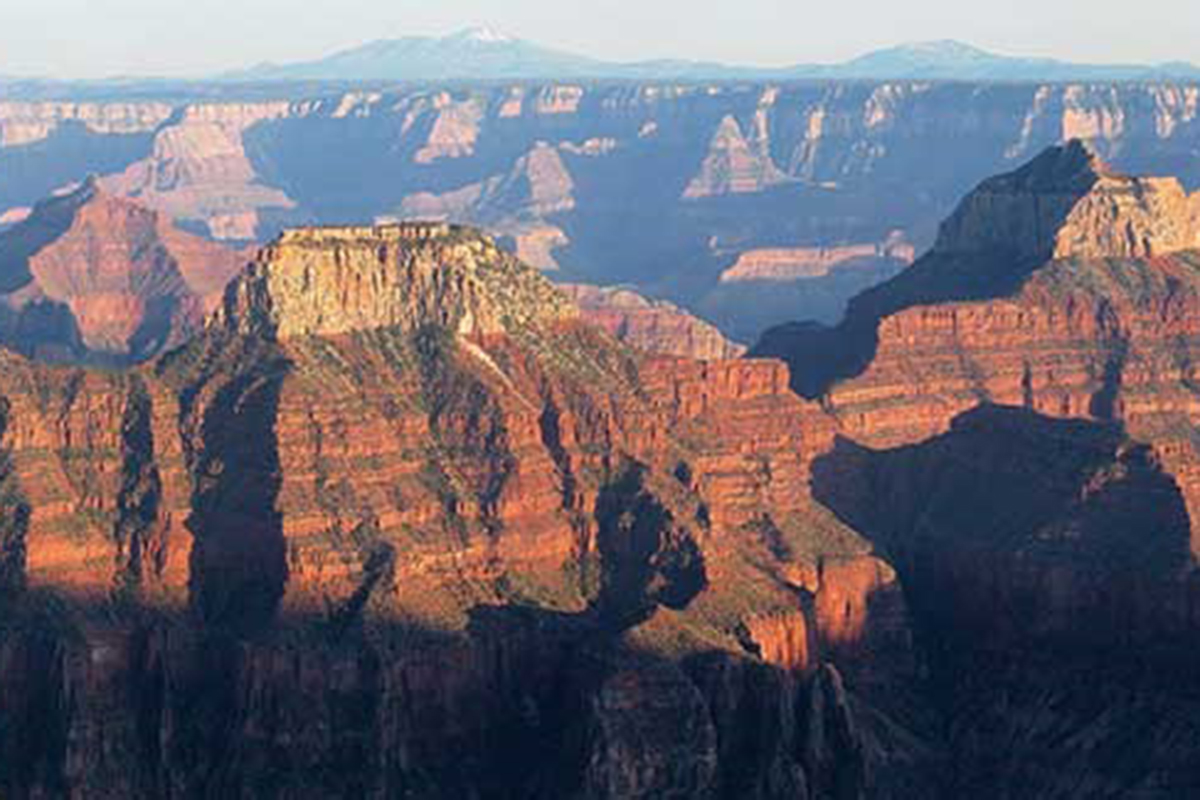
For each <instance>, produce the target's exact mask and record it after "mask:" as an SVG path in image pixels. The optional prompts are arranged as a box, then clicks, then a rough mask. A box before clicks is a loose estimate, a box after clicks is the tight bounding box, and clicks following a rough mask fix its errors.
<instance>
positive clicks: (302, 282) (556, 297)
mask: <svg viewBox="0 0 1200 800" xmlns="http://www.w3.org/2000/svg"><path fill="white" fill-rule="evenodd" d="M577 315H578V311H577V310H576V308H575V307H574V306H573V305H572V304H571V303H570V301H568V300H567V298H565V297H564V296H563V295H562V294H560V293H559V292H558V291H557V290H556V289H555V288H554V287H553V285H551V283H550V282H549V281H548V280H546V279H545V278H544V277H542V275H541V274H540V273H538V272H537V270H535V269H533V268H532V267H529V266H527V265H525V264H523V263H521V262H520V261H519V260H517V259H516V258H514V257H513V256H511V255H509V254H508V253H505V252H504V251H502V250H501V249H500V248H499V247H497V246H496V244H495V242H494V241H493V240H492V239H491V238H490V237H487V236H485V235H484V234H482V233H480V232H478V231H476V230H474V229H471V228H466V227H460V226H455V225H446V224H442V223H425V222H405V223H395V224H388V225H376V226H348V227H319V228H300V229H296V230H290V231H286V232H285V233H283V234H282V235H281V236H280V237H279V239H278V240H276V241H275V242H274V243H273V244H270V245H268V246H267V247H264V248H263V249H262V250H261V251H260V252H259V254H258V256H257V257H256V258H255V259H254V261H253V262H252V263H251V265H250V267H249V268H248V269H247V270H246V272H244V273H243V274H242V275H241V276H240V277H239V278H238V279H237V280H236V281H234V283H233V284H231V286H230V287H229V289H228V290H227V292H226V295H225V300H224V304H223V306H222V308H221V309H220V310H219V311H218V313H217V314H216V315H215V317H214V319H213V322H212V324H213V325H215V326H218V327H223V328H226V329H228V330H232V331H236V332H238V333H246V334H258V335H262V334H266V335H270V336H273V337H276V338H280V339H286V338H291V337H298V336H336V335H339V334H346V333H351V332H354V331H362V330H371V329H377V328H400V329H403V330H416V329H418V328H421V327H425V326H428V325H433V326H438V327H442V328H446V329H448V330H450V331H452V332H453V333H455V334H457V335H460V336H486V335H489V334H498V333H506V332H509V333H511V332H513V331H515V330H518V329H521V328H527V327H544V326H546V325H549V324H554V323H557V322H562V321H566V320H570V319H574V318H576V317H577Z"/></svg>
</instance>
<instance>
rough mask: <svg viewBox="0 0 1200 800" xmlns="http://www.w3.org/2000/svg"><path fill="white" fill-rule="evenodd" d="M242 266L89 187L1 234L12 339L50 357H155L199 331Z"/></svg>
mask: <svg viewBox="0 0 1200 800" xmlns="http://www.w3.org/2000/svg"><path fill="white" fill-rule="evenodd" d="M242 260H243V258H242V254H241V253H239V252H237V251H235V250H231V249H227V248H224V247H221V246H218V245H215V244H213V243H211V242H208V241H206V240H204V239H201V238H199V237H196V236H192V235H190V234H186V233H184V232H182V231H180V230H178V229H176V228H175V227H173V226H172V224H171V223H170V221H169V220H168V219H166V218H164V217H162V216H161V215H160V214H158V213H157V212H154V211H151V210H149V209H148V208H145V207H143V206H140V205H138V204H135V203H133V202H131V201H128V200H123V199H118V198H115V197H112V196H110V195H107V194H105V193H104V192H102V191H101V190H99V189H98V188H97V186H96V185H95V183H94V182H92V181H88V182H86V183H85V184H84V185H82V186H80V187H79V188H77V189H75V190H74V191H72V192H70V193H68V194H65V195H62V196H59V197H55V198H52V199H50V200H47V201H45V202H43V203H41V204H40V205H38V206H37V208H36V209H35V210H34V211H33V213H32V214H31V216H30V217H29V218H28V219H26V220H25V221H23V222H22V223H21V224H19V225H17V226H16V227H15V228H13V229H12V230H10V231H7V232H5V233H4V234H3V236H0V272H2V273H3V276H2V277H0V283H2V285H3V287H2V288H3V290H4V295H3V310H2V312H0V329H2V331H3V339H4V343H5V344H6V345H7V346H8V347H10V348H12V349H15V350H18V351H20V352H23V353H26V354H29V355H32V356H35V357H38V358H42V359H45V360H74V361H89V360H90V361H96V362H116V363H120V362H130V361H137V360H143V359H146V358H150V357H152V356H154V355H156V354H157V353H159V352H162V351H164V350H166V349H169V348H171V347H175V346H178V345H179V344H182V343H183V342H184V341H186V340H187V339H188V338H189V337H190V336H191V335H192V334H194V333H195V332H196V331H197V330H198V329H199V327H200V325H201V323H202V321H203V319H204V315H205V314H206V313H207V312H208V311H210V310H212V308H213V307H215V305H216V301H217V299H218V298H219V297H220V294H221V291H222V290H223V288H224V286H225V283H226V281H228V280H229V278H230V277H232V276H233V274H234V273H235V272H236V271H237V270H238V269H239V268H240V266H241V263H242Z"/></svg>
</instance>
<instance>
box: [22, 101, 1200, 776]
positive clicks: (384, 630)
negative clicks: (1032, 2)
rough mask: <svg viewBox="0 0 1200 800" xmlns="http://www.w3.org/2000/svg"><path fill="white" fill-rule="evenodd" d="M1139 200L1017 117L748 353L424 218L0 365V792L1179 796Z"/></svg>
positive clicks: (1186, 439)
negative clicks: (683, 343)
mask: <svg viewBox="0 0 1200 800" xmlns="http://www.w3.org/2000/svg"><path fill="white" fill-rule="evenodd" d="M906 97H908V95H906V94H905V93H903V92H898V91H897V92H889V93H882V94H878V95H877V96H875V98H874V104H873V105H872V106H871V116H870V119H871V120H873V122H872V124H873V125H876V126H879V127H880V128H883V129H886V127H887V126H888V125H889V124H891V123H892V121H893V120H894V119H896V117H895V116H892V115H894V114H895V113H896V112H895V109H896V108H897V107H898V104H902V103H903V102H905V98H906ZM587 101H588V95H587V92H586V91H585V90H583V89H580V90H579V91H578V92H560V93H557V94H541V95H538V96H537V100H536V103H534V105H535V106H536V107H538V108H543V109H546V111H545V113H551V111H552V112H553V113H554V114H556V115H564V116H569V115H573V114H582V113H584V111H585V110H586V109H587V107H588V106H587ZM768 101H770V102H768ZM359 102H361V103H363V104H366V105H365V106H360V105H358V103H359ZM373 102H374V101H371V100H370V99H369V98H365V99H363V100H361V101H355V103H354V104H351V105H350V106H349V107H348V110H347V111H346V113H347V114H353V113H357V112H355V110H354V109H356V108H361V107H369V106H370V105H371V104H372V103H373ZM777 102H779V97H775V96H769V97H764V96H761V95H755V96H754V109H755V112H754V113H755V114H758V113H760V112H761V110H762V109H763V108H769V107H774V105H773V104H774V103H777ZM530 103H533V101H532V100H530V99H529V98H528V97H526V96H525V95H520V96H515V95H514V96H512V97H509V96H507V95H506V100H505V107H506V109H507V110H506V112H505V113H508V114H511V115H517V116H519V115H520V114H524V113H526V111H527V110H526V106H527V105H528V104H530ZM539 113H541V112H539ZM717 122H718V123H719V120H717ZM741 129H742V131H743V138H745V131H746V130H757V129H753V128H748V127H746V126H742V127H741ZM481 130H482V128H481ZM642 133H643V134H644V135H645V136H646V137H647V138H649V137H653V136H655V135H657V134H656V131H655V129H654V128H646V129H645V130H644V131H643V132H642ZM756 135H758V134H756ZM450 138H453V137H449V138H447V139H444V140H443V142H447V141H449V140H450ZM749 142H750V139H747V143H749ZM476 146H478V142H477V143H476ZM580 149H581V150H586V151H588V152H587V154H586V156H585V157H586V158H597V157H601V156H600V155H597V154H604V153H606V152H609V150H608V146H607V145H602V144H597V145H594V146H591V147H583V146H582V145H581V146H580ZM464 151H465V148H460V149H458V150H456V149H455V148H451V147H447V148H446V149H444V150H443V151H441V155H439V156H438V157H437V158H436V159H433V162H432V163H439V162H442V161H461V160H464V159H470V158H471V156H470V155H464V154H463V152H464ZM563 152H565V150H563ZM560 155H561V153H560ZM430 157H431V158H432V156H430ZM569 161H570V159H566V158H564V159H563V163H564V164H566V163H568V162H569ZM780 185H781V186H782V184H780ZM576 188H577V189H578V185H577V186H576ZM776 188H778V187H776ZM772 191H773V190H772ZM1181 191H1182V190H1180V191H1179V192H1177V191H1176V189H1175V187H1174V186H1173V185H1172V184H1171V183H1170V182H1169V181H1162V180H1155V179H1144V178H1132V177H1131V178H1126V177H1122V176H1120V175H1119V174H1117V173H1116V172H1115V170H1113V169H1112V168H1106V167H1104V166H1103V165H1102V164H1101V162H1099V161H1098V160H1097V159H1096V158H1095V157H1094V156H1093V154H1092V153H1091V152H1089V151H1088V150H1087V149H1086V148H1083V147H1081V146H1078V145H1074V144H1071V145H1068V146H1065V147H1058V148H1054V149H1051V150H1049V151H1047V152H1045V153H1044V154H1043V155H1041V156H1039V157H1037V158H1035V159H1034V160H1033V161H1031V162H1030V164H1028V165H1026V166H1024V167H1021V168H1019V169H1017V170H1016V171H1013V172H1011V173H1006V174H1005V175H1002V176H1000V177H999V178H996V179H993V180H988V181H985V182H984V183H982V184H980V185H979V187H978V189H977V191H975V192H974V193H971V194H968V195H967V197H966V198H965V199H964V201H963V203H962V205H961V207H960V210H959V211H958V212H956V213H955V214H954V215H953V217H952V218H951V219H950V220H949V221H948V222H947V223H946V224H945V225H944V226H943V228H942V231H943V233H942V237H941V239H940V240H939V243H938V244H937V245H936V246H935V247H933V249H932V250H931V251H930V252H929V253H927V254H926V255H925V256H923V257H922V258H920V259H918V260H917V261H916V262H915V263H914V264H913V265H912V266H911V267H909V268H908V269H907V270H905V271H904V272H903V273H901V274H900V275H899V276H897V277H895V278H893V279H891V280H890V281H888V282H886V283H884V284H882V285H881V286H879V287H878V288H876V289H873V290H870V291H868V292H866V293H864V294H862V295H860V296H859V297H858V298H857V299H856V300H855V301H854V302H853V303H852V304H851V306H850V311H849V314H848V316H847V319H846V321H845V322H844V323H843V324H842V325H840V326H838V327H835V328H820V327H817V326H813V325H796V326H790V327H788V328H785V329H782V330H779V331H774V332H773V333H772V334H770V335H769V336H768V337H766V338H765V339H764V340H763V341H762V342H760V344H759V345H758V347H757V348H756V349H755V354H756V355H755V357H750V358H738V359H727V358H720V357H717V354H715V353H709V354H708V355H706V356H705V357H703V358H692V357H683V356H670V355H663V354H657V355H655V354H650V353H647V352H645V351H643V350H642V349H641V348H639V347H638V346H637V342H635V341H634V339H635V336H634V334H635V333H636V332H637V331H641V332H642V333H641V334H638V335H641V336H646V335H648V334H649V333H652V332H653V333H654V334H655V337H657V335H658V333H663V332H667V331H669V332H671V334H672V336H674V337H676V339H675V340H676V341H680V339H679V337H680V336H683V332H684V331H691V332H692V333H688V334H687V335H686V336H683V338H685V339H688V342H687V347H688V349H689V350H690V349H696V348H698V349H700V350H704V349H705V348H706V347H708V346H710V345H713V341H712V340H711V339H708V338H702V335H701V333H699V332H697V331H702V330H703V329H697V328H696V327H695V326H694V323H693V322H691V321H688V322H687V324H686V327H684V323H683V322H680V321H679V318H678V317H676V316H671V317H669V318H668V319H670V320H671V321H670V322H669V323H668V322H667V321H666V320H665V319H664V318H663V317H662V316H661V313H662V312H664V309H663V308H662V307H656V306H655V304H653V303H649V302H648V301H645V300H643V299H641V298H638V297H625V296H620V295H619V292H620V290H594V289H586V288H585V289H579V290H575V292H576V294H577V296H578V297H579V298H580V299H581V302H582V303H583V305H585V306H589V305H590V306H592V307H591V308H583V309H580V308H579V307H578V306H577V305H576V304H575V303H574V302H573V301H572V300H570V299H569V298H568V297H567V296H566V295H565V294H564V293H561V292H559V291H558V290H556V289H555V288H554V286H552V285H551V284H550V283H549V282H548V281H547V280H546V279H545V278H544V277H543V276H542V275H541V274H540V273H539V272H538V271H537V270H535V269H534V268H532V267H530V266H528V265H526V264H523V263H522V262H520V261H519V260H518V259H516V258H515V257H513V256H512V255H510V254H509V253H507V252H506V251H505V250H504V249H503V248H501V247H499V246H498V245H497V243H496V241H495V240H493V239H491V238H490V237H488V236H486V235H484V234H481V233H478V232H476V231H474V230H472V229H469V228H464V227H461V226H457V225H454V224H452V223H446V222H441V221H435V222H421V223H415V222H410V223H386V224H376V225H372V224H367V225H354V226H333V227H315V226H310V227H303V228H297V229H293V230H289V231H288V232H286V233H284V234H283V235H281V236H280V237H278V238H277V239H276V240H275V241H273V242H272V243H271V244H270V245H268V246H266V247H265V248H263V249H262V250H261V252H259V254H258V255H257V256H255V257H253V258H252V259H251V261H252V263H250V264H249V265H248V266H247V267H246V269H245V270H244V271H243V272H241V273H240V274H239V275H238V276H237V277H236V278H234V279H233V280H232V281H231V282H230V283H229V285H228V288H227V290H226V291H225V293H224V294H223V295H222V297H221V300H220V303H219V306H218V307H217V308H216V310H215V311H214V312H213V313H212V314H211V315H209V316H208V317H207V319H206V322H205V324H204V325H203V327H202V329H201V330H200V331H199V332H198V333H197V335H196V336H195V338H194V339H192V340H191V341H190V342H188V343H186V344H185V345H183V346H182V347H180V348H178V349H175V350H173V351H172V352H170V353H167V354H165V355H162V356H160V357H158V358H156V359H154V360H152V361H150V362H149V363H147V364H145V365H143V366H141V367H138V368H135V369H130V370H125V371H121V370H107V371H89V370H82V369H68V368H56V367H48V366H44V365H40V364H38V363H36V362H33V361H30V360H27V359H25V358H22V357H19V356H17V355H13V354H7V355H0V358H2V359H3V362H4V363H3V366H4V369H3V370H0V603H2V604H3V612H4V620H5V626H4V628H3V631H2V632H0V680H2V681H3V685H4V686H5V688H6V691H5V692H3V693H0V722H2V723H3V724H0V787H2V788H3V789H4V790H5V791H8V792H9V793H12V794H15V795H18V796H23V795H26V794H38V793H41V794H53V793H54V792H56V791H59V790H60V789H61V788H62V787H67V788H68V789H69V790H78V791H82V790H83V787H86V788H87V789H88V790H89V791H96V790H97V789H96V787H102V788H103V789H104V791H111V792H113V793H118V794H124V795H130V796H146V797H158V796H163V795H170V794H172V793H181V794H189V795H190V794H197V795H220V796H231V795H232V796H237V795H244V794H253V793H256V792H267V793H278V794H290V795H295V796H309V795H312V796H314V797H316V796H329V795H331V794H332V795H355V796H359V795H364V794H366V795H370V794H379V795H383V796H389V795H391V796H403V795H406V794H412V795H425V796H434V797H439V796H448V797H461V796H487V795H489V794H491V793H499V794H503V795H507V796H532V797H562V796H583V797H646V798H657V797H664V796H688V797H690V796H702V797H703V796H708V797H722V798H724V797H728V798H734V797H737V798H742V797H757V798H785V797H786V798H792V797H885V798H890V797H895V798H901V797H962V796H979V797H1011V796H1015V795H1017V794H1021V795H1022V796H1024V795H1027V794H1029V795H1035V796H1049V797H1070V796H1074V794H1076V793H1077V791H1078V787H1080V786H1089V787H1095V793H1096V794H1097V795H1099V796H1112V797H1120V796H1129V795H1131V794H1153V793H1154V792H1155V791H1159V790H1161V789H1162V787H1164V786H1165V787H1168V791H1169V792H1175V790H1176V789H1177V788H1179V787H1186V786H1187V785H1188V782H1189V780H1190V778H1191V767H1190V764H1191V763H1193V761H1194V758H1195V753H1194V744H1193V743H1194V741H1196V738H1197V737H1196V733H1197V725H1196V722H1195V720H1196V719H1197V718H1198V717H1197V715H1196V711H1197V709H1196V708H1195V702H1194V699H1193V698H1194V697H1196V696H1197V692H1196V686H1195V679H1194V678H1193V677H1191V676H1193V675H1195V674H1196V672H1195V669H1194V667H1195V656H1194V653H1195V640H1196V636H1197V635H1200V630H1198V628H1200V619H1198V618H1197V617H1196V613H1195V611H1194V609H1196V608H1197V607H1200V603H1198V602H1197V599H1198V595H1197V592H1198V591H1200V579H1198V578H1197V572H1196V568H1195V553H1196V552H1197V548H1196V545H1195V544H1194V539H1195V535H1194V533H1193V531H1194V529H1195V525H1196V523H1195V522H1194V520H1195V519H1196V509H1197V508H1198V507H1200V503H1198V502H1197V498H1200V478H1198V477H1197V476H1200V468H1198V467H1197V459H1196V450H1195V444H1194V441H1195V422H1194V420H1195V413H1196V404H1195V402H1194V395H1195V393H1194V391H1193V385H1194V383H1195V381H1194V380H1193V378H1194V376H1193V375H1192V372H1191V370H1192V368H1191V364H1192V363H1193V361H1194V360H1195V359H1194V358H1193V355H1192V353H1191V348H1192V345H1193V343H1194V341H1200V336H1198V335H1197V333H1196V331H1194V330H1193V328H1194V325H1193V323H1192V320H1194V319H1196V318H1200V309H1198V308H1196V307H1195V306H1196V303H1197V297H1200V277H1197V276H1200V262H1198V261H1197V257H1196V255H1195V253H1194V251H1192V250H1191V249H1189V247H1190V245H1189V244H1188V242H1189V238H1188V237H1189V235H1190V234H1189V233H1188V231H1189V230H1191V228H1189V225H1191V224H1192V223H1191V222H1189V221H1188V220H1189V219H1194V217H1189V215H1190V214H1193V213H1194V208H1195V206H1194V201H1192V200H1188V199H1186V198H1183V199H1182V201H1181V199H1180V196H1179V195H1180V193H1181ZM583 196H585V193H582V192H581V193H580V194H579V195H578V197H583ZM689 202H695V203H703V202H706V200H705V199H702V198H695V199H693V200H690V201H689ZM1031 208H1032V209H1034V212H1036V213H1031V212H1030V209H1031ZM985 212H986V213H987V214H991V215H992V225H994V226H995V230H999V231H1004V232H1005V234H1004V235H1003V236H997V235H996V234H995V233H994V231H993V228H992V227H989V225H988V224H986V223H985V222H984V216H983V215H984V214H985ZM1124 234H1130V235H1124ZM859 241H876V242H878V241H886V239H881V238H878V237H875V238H865V239H859ZM820 268H824V266H823V265H822V266H821V267H820ZM596 293H598V294H599V296H600V300H599V301H596V300H595V294H596ZM648 314H653V316H646V315H648ZM606 315H608V316H606ZM639 315H641V316H640V317H639ZM614 319H616V320H617V322H616V324H615V325H614V324H613V320H614ZM639 319H640V320H643V322H640V321H639ZM647 319H654V320H655V322H653V323H646V322H644V320H647ZM589 320H594V321H599V322H600V323H601V326H600V327H598V326H596V325H595V324H592V322H591V321H589ZM606 329H607V330H606ZM608 330H614V331H615V333H616V334H617V335H618V336H623V337H624V338H625V341H624V342H622V341H620V340H619V339H618V338H617V337H615V336H613V335H612V334H611V333H609V332H608ZM689 337H690V338H689ZM651 338H654V337H651ZM705 342H707V344H705ZM660 349H666V348H665V346H663V347H661V348H660ZM764 356H778V357H779V358H773V357H764ZM794 390H798V391H794ZM805 394H807V395H810V396H811V397H812V399H811V400H806V399H804V398H803V395H805ZM197 709H208V710H207V711H198V710H197ZM1130 730H1138V731H1142V732H1144V733H1145V735H1144V736H1143V737H1142V741H1141V743H1140V746H1138V747H1136V748H1130V747H1128V742H1129V731H1130ZM497 732H500V733H502V734H503V735H498V733H497ZM463 753H467V754H470V756H471V757H470V758H469V759H465V760H464V758H463V756H462V754H463ZM998 753H1002V754H1003V755H1002V756H997V754H998ZM947 764H952V765H953V769H947Z"/></svg>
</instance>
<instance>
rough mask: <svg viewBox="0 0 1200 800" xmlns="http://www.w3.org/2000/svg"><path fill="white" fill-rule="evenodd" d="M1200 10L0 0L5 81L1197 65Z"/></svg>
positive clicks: (1130, 4)
mask: <svg viewBox="0 0 1200 800" xmlns="http://www.w3.org/2000/svg"><path fill="white" fill-rule="evenodd" d="M1196 2H1197V0H1003V1H1002V2H979V0H821V2H812V1H811V0H720V2H713V0H503V1H501V0H337V1H336V2H331V1H330V0H0V74H17V75H34V74H40V75H52V76H56V77H101V76H110V75H114V74H157V75H188V74H199V75H202V74H206V73H211V72H216V71H221V70H225V69H230V68H236V67H241V66H246V65H249V64H253V63H258V62H261V61H290V60H303V59H309V58H314V57H318V56H321V55H324V54H326V53H328V52H330V51H333V50H337V49H340V48H345V47H350V46H353V45H355V44H358V43H361V42H364V41H368V40H372V39H379V38H392V37H398V36H405V35H416V34H443V33H448V32H452V31H454V30H457V29H459V28H463V27H469V26H475V25H488V26H490V27H494V28H497V29H499V30H501V31H503V32H505V33H508V34H510V35H514V36H518V37H521V38H526V39H531V40H534V41H537V42H540V43H542V44H546V45H550V46H555V47H560V48H564V49H569V50H573V51H576V52H580V53H584V54H588V55H593V56H598V57H604V58H610V59H615V60H637V59H643V58H660V57H688V58H700V59H711V60H718V61H726V62H737V63H746V64H762V65H785V64H794V63H802V62H828V61H838V60H842V59H845V58H849V57H852V56H855V55H858V54H860V53H861V52H863V51H866V50H870V49H873V48H876V47H880V46H885V45H890V44H896V43H901V42H909V41H920V40H928V39H947V38H953V39H961V40H964V41H968V42H971V43H973V44H977V45H979V46H982V47H985V48H988V49H992V50H996V51H999V52H1002V53H1009V54H1020V55H1048V56H1055V57H1059V58H1064V59H1070V60H1076V61H1094V62H1118V61H1132V62H1160V61H1174V60H1185V61H1194V62H1198V63H1200V11H1198V10H1197V7H1196Z"/></svg>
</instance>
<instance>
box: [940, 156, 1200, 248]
mask: <svg viewBox="0 0 1200 800" xmlns="http://www.w3.org/2000/svg"><path fill="white" fill-rule="evenodd" d="M1198 198H1200V196H1198V197H1189V196H1188V194H1187V192H1185V191H1184V189H1183V187H1182V186H1181V185H1180V183H1179V181H1177V180H1176V179H1175V178H1144V177H1130V176H1127V175H1121V174H1118V173H1116V172H1114V171H1113V170H1112V169H1111V168H1110V167H1108V165H1106V164H1105V163H1104V162H1103V161H1102V160H1101V159H1100V158H1099V157H1098V156H1097V155H1096V154H1095V153H1094V152H1093V151H1092V150H1091V149H1090V148H1089V147H1088V146H1086V145H1085V144H1083V143H1082V142H1080V141H1079V140H1072V141H1070V142H1068V143H1067V144H1065V145H1062V146H1060V147H1051V148H1049V149H1048V150H1046V151H1044V152H1043V153H1042V154H1041V155H1039V156H1038V157H1037V158H1035V159H1034V160H1033V161H1031V162H1029V163H1028V164H1026V165H1025V166H1023V167H1021V168H1020V169H1018V170H1016V171H1014V172H1011V173H1008V174H1006V175H1000V176H997V177H994V178H990V179H988V180H986V181H984V182H983V183H982V184H980V185H979V187H978V188H976V189H975V190H974V191H973V192H972V193H971V194H969V195H968V196H967V197H966V199H965V200H963V202H962V203H961V204H960V205H959V207H958V209H957V210H956V211H955V212H954V214H953V215H952V216H951V217H950V218H949V219H948V220H947V221H946V222H945V223H943V224H942V228H941V231H940V233H939V236H938V240H937V244H936V245H935V247H934V250H935V252H941V253H945V254H969V253H978V252H986V251H1007V252H1010V253H1015V254H1016V255H1018V256H1020V257H1022V258H1030V259H1034V260H1037V261H1047V260H1051V259H1067V258H1084V259H1101V258H1149V257H1154V256H1161V255H1166V254H1168V253H1176V252H1180V251H1183V250H1191V249H1197V248H1200V215H1198V213H1197V211H1198V209H1200V199H1198Z"/></svg>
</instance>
